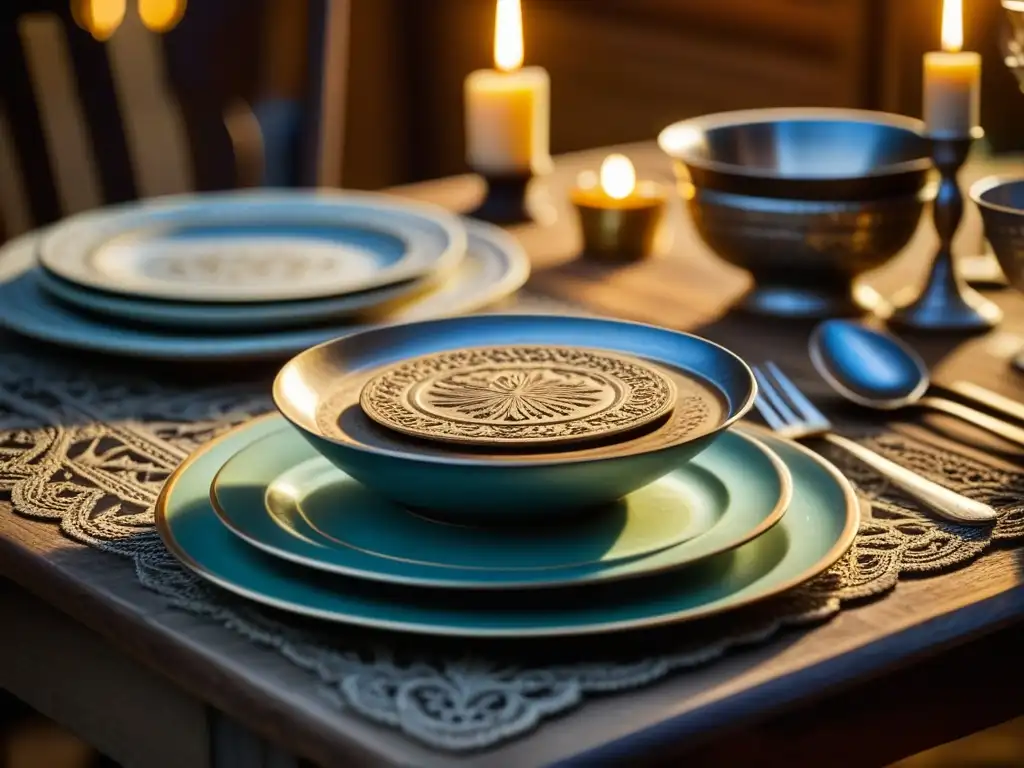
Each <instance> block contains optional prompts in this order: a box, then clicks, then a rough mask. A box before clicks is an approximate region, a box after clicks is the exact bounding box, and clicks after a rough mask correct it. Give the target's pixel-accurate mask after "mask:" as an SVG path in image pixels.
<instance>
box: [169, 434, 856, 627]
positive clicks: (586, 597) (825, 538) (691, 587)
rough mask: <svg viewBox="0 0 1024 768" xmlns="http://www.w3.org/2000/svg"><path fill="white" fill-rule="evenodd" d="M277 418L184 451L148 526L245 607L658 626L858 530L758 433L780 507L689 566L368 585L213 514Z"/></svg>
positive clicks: (463, 622)
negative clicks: (288, 558) (231, 467)
mask: <svg viewBox="0 0 1024 768" xmlns="http://www.w3.org/2000/svg"><path fill="white" fill-rule="evenodd" d="M279 425H280V422H279V421H278V420H277V419H276V418H268V419H265V420H262V421H257V422H254V423H251V424H249V425H247V426H245V427H243V428H241V429H239V430H236V431H234V432H231V433H228V434H227V435H225V436H224V437H222V438H221V439H219V440H216V441H214V442H213V443H211V444H209V445H207V446H205V447H204V448H203V449H201V450H200V451H199V452H197V453H196V454H194V455H193V456H192V457H191V458H190V459H189V460H187V461H186V462H185V463H184V464H183V465H182V466H181V467H180V468H179V469H178V470H177V471H176V472H175V473H174V474H173V475H172V476H171V478H170V479H169V480H168V481H167V484H166V485H165V487H164V490H163V491H162V492H161V494H160V498H159V500H158V501H157V505H156V524H157V528H158V530H159V531H160V535H161V537H162V538H163V541H164V543H165V544H166V545H167V547H168V549H169V550H170V551H171V552H172V553H174V555H175V556H176V557H177V558H178V559H179V560H181V562H182V563H183V564H184V565H185V566H186V567H187V568H190V569H191V570H193V571H194V572H195V573H196V574H198V575H199V576H201V577H202V578H204V579H206V580H208V581H210V582H212V583H214V584H217V585H219V586H221V587H222V588H224V589H226V590H229V591H231V592H234V593H236V594H239V595H242V596H244V597H247V598H249V599H251V600H253V601H255V602H259V603H262V604H265V605H269V606H273V607H275V608H278V609H281V610H285V611H291V612H294V613H297V614H302V615H305V616H312V617H316V618H320V619H324V620H328V621H336V622H343V623H348V624H356V625H362V626H367V627H377V628H381V629H390V630H400V631H405V632H415V633H421V634H431V635H453V636H461V637H470V636H472V637H541V636H565V635H583V634H595V633H604V632H614V631H623V630H629V629H640V628H644V627H654V626H661V625H667V624H671V623H673V622H680V621H685V620H691V619H696V618H700V617H705V616H709V615H712V614H716V613H720V612H722V611H727V610H730V609H733V608H738V607H740V606H743V605H748V604H750V603H753V602H756V601H759V600H763V599H765V598H767V597H770V596H772V595H776V594H779V593H780V592H783V591H785V590H787V589H790V588H792V587H795V586H797V585H799V584H801V583H803V582H804V581H806V580H807V579H810V578H812V577H814V576H816V575H818V574H819V573H821V572H822V571H824V570H825V569H827V568H829V567H830V566H831V565H833V564H834V563H835V562H836V561H837V560H838V559H839V558H840V557H842V555H843V554H844V553H845V552H846V551H847V550H848V549H849V547H850V545H851V544H852V543H853V539H854V536H855V535H856V532H857V519H858V511H859V510H858V505H857V500H856V497H855V496H854V494H853V489H852V488H851V487H850V484H849V483H848V482H847V481H846V480H845V479H844V478H843V477H842V475H840V474H839V472H838V471H837V470H836V469H835V468H834V467H832V465H830V464H829V463H828V462H826V461H824V460H823V459H821V458H819V457H818V456H816V455H815V454H813V453H811V452H810V451H808V450H807V449H805V448H802V447H800V446H798V445H796V444H794V443H790V442H787V441H783V440H779V439H777V438H774V437H769V436H763V437H761V439H763V440H764V441H765V443H767V444H768V445H769V446H770V447H771V448H772V449H773V450H774V451H776V452H777V454H778V455H779V457H780V458H782V460H783V461H784V462H785V463H786V465H787V466H788V467H789V469H790V472H791V473H792V476H793V500H792V502H791V503H790V506H789V510H788V511H787V512H786V515H785V516H784V517H783V518H782V521H781V522H780V523H779V524H778V525H776V526H774V527H773V528H771V530H769V531H767V532H766V533H764V534H763V535H762V536H759V537H758V538H756V539H754V540H753V541H751V542H749V543H748V544H745V545H743V546H742V547H739V548H738V549H735V550H733V551H731V552H728V553H725V554H722V555H718V556H716V557H713V558H710V559H708V560H705V561H703V562H701V563H699V564H697V565H695V566H692V567H691V568H687V569H684V570H682V571H673V572H671V573H668V574H665V575H663V576H656V577H652V578H649V579H644V580H642V581H633V580H629V581H624V582H616V583H614V584H608V585H597V586H590V587H583V588H580V589H567V590H545V591H541V592H538V591H532V590H531V591H529V592H511V591H510V592H507V593H501V595H500V599H499V595H497V594H495V593H493V592H481V593H475V592H449V591H447V590H423V589H410V588H406V587H395V586H390V585H383V584H374V583H371V582H365V581H359V580H356V579H350V578H346V577H344V576H336V575H333V574H326V573H322V572H318V571H313V570H310V569H308V568H303V567H301V566H297V565H293V564H291V563H287V562H285V561H283V560H281V559H279V558H275V557H271V556H269V555H266V554H264V553H262V552H260V551H259V550H257V549H256V548H255V547H251V546H249V545H247V544H246V543H245V542H243V541H242V540H241V539H239V538H238V537H236V536H234V535H232V533H231V532H230V531H228V529H227V528H226V527H225V526H224V525H223V524H222V523H221V522H220V520H219V519H218V517H217V515H216V513H215V512H214V510H213V506H212V505H211V503H210V484H211V483H212V482H213V478H214V476H215V475H216V474H217V472H218V470H219V469H220V468H221V467H222V466H223V464H224V463H225V462H226V461H227V460H228V459H229V458H230V457H231V456H233V455H234V454H235V453H237V452H238V451H239V450H240V449H242V448H244V447H245V446H246V445H248V444H249V443H251V442H252V441H253V440H257V439H259V438H261V437H264V436H266V435H268V434H271V433H273V432H275V431H276V430H277V429H278V428H279ZM759 437H760V435H759Z"/></svg>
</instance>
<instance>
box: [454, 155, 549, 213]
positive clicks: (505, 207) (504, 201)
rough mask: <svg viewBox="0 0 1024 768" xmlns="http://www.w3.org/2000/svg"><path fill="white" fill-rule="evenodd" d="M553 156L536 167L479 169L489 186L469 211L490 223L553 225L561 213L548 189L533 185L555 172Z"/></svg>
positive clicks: (535, 161)
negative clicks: (548, 194) (495, 170)
mask: <svg viewBox="0 0 1024 768" xmlns="http://www.w3.org/2000/svg"><path fill="white" fill-rule="evenodd" d="M551 168H552V161H551V159H550V158H549V157H547V158H543V159H536V160H534V163H533V167H532V168H527V169H523V170H521V171H510V172H506V173H494V172H490V171H478V173H479V174H480V176H481V177H482V178H483V180H484V184H485V185H486V189H485V191H484V197H483V200H481V201H480V204H479V205H477V207H476V208H475V209H473V210H472V211H468V212H467V213H466V215H467V216H471V217H472V218H474V219H478V220H480V221H486V222H488V223H490V224H498V225H499V226H507V225H513V224H526V223H535V224H550V223H551V222H552V221H553V220H554V219H555V218H557V214H556V212H555V210H554V208H553V207H552V206H551V203H550V201H549V200H548V199H547V198H546V195H545V194H544V193H545V190H544V189H540V188H538V187H537V186H536V185H534V188H533V189H532V190H531V188H530V187H531V184H532V183H533V181H534V180H535V179H540V178H542V177H544V176H546V175H548V173H550V172H551Z"/></svg>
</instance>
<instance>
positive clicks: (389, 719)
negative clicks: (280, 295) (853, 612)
mask: <svg viewBox="0 0 1024 768" xmlns="http://www.w3.org/2000/svg"><path fill="white" fill-rule="evenodd" d="M266 391H267V387H266V385H265V382H261V383H259V384H250V385H238V386H231V387H224V388H208V389H205V390H200V391H197V390H196V389H194V388H181V389H177V388H174V387H170V386H163V385H157V384H155V383H153V382H147V381H135V382H126V381H125V380H123V379H121V378H118V379H117V380H113V379H109V378H105V376H104V374H102V373H98V372H93V371H89V372H85V371H83V370H81V369H75V370H71V369H70V368H69V367H65V366H62V365H60V364H57V363H46V362H40V361H37V360H30V359H28V358H25V357H20V356H17V355H10V354H9V355H0V494H3V495H5V496H6V495H8V494H9V496H10V499H11V501H12V503H13V506H14V508H15V510H16V511H17V513H19V514H22V515H25V516H29V517H33V518H38V519H41V520H47V521H51V522H53V523H57V524H59V525H60V527H61V530H62V531H63V532H64V533H65V534H66V535H67V536H68V537H70V538H72V539H74V540H75V541H78V542H81V543H82V544H85V545H88V546H90V547H95V548H98V549H102V550H105V551H107V552H110V553H112V554H114V555H118V556H121V557H127V558H131V559H132V560H133V561H134V564H135V567H136V571H137V574H138V578H139V579H140V581H141V582H142V583H143V584H144V585H145V586H146V587H147V588H149V589H151V590H154V591H156V592H158V593H160V594H161V595H163V596H164V597H165V598H166V599H167V600H168V601H169V602H170V603H171V604H173V605H175V606H176V607H178V608H181V609H183V610H186V611H189V612H191V613H193V614H195V615H197V616H202V617H206V619H207V620H209V621H214V622H219V623H220V624H222V625H224V626H226V627H229V628H231V629H233V630H235V631H237V632H240V633H242V634H243V635H245V636H246V637H247V638H249V639H250V640H251V641H253V642H255V643H259V644H262V645H264V646H267V647H270V648H273V649H275V650H277V651H278V652H279V653H281V654H282V655H283V656H285V657H286V658H287V659H289V660H290V661H291V662H292V663H294V664H296V665H298V666H300V667H302V668H304V669H305V670H307V671H308V672H309V674H310V685H311V686H316V687H317V689H318V691H319V692H321V693H322V694H323V695H324V696H326V697H328V698H329V699H330V700H331V701H332V702H334V703H336V704H337V705H338V706H339V707H346V708H348V709H349V710H350V711H353V712H356V713H359V714H360V715H362V716H364V717H366V718H369V719H371V720H374V721H376V722H378V723H382V724H385V725H388V726H391V727H393V728H396V729H399V730H401V731H402V732H404V733H406V734H407V735H409V736H411V737H413V738H415V739H418V740H420V741H422V742H424V743H426V744H428V745H430V746H433V747H435V748H439V749H445V750H451V751H465V750H471V749H478V748H482V747H487V746H490V745H493V744H496V743H499V742H501V741H503V740H507V739H510V738H513V737H515V736H517V735H521V734H524V733H526V732H528V731H529V730H531V729H533V728H535V727H537V726H538V725H539V724H541V722H542V721H543V720H544V719H545V718H548V717H550V716H553V715H555V714H558V713H562V712H565V711H566V710H568V709H570V708H573V707H575V706H578V705H580V704H581V703H582V702H583V700H584V699H585V698H586V697H588V696H592V695H598V694H609V693H613V692H615V691H621V690H626V689H631V688H636V687H639V686H642V685H645V684H648V683H651V682H653V681H655V680H658V679H659V678H662V677H664V676H665V675H668V674H670V673H672V672H675V671H678V670H682V669H685V668H687V667H692V666H695V665H698V664H704V663H707V662H710V661H712V660H713V659H715V658H717V657H718V656H720V655H722V654H723V653H725V652H726V651H727V650H729V649H730V648H733V647H735V646H739V645H742V644H745V643H756V642H763V641H765V640H767V639H768V638H770V637H771V636H772V635H773V634H774V633H776V632H777V631H779V630H780V629H781V628H782V627H785V626H791V625H801V624H807V623H810V622H818V621H822V620H824V619H827V618H828V617H830V616H831V615H833V614H835V613H836V612H837V611H838V610H839V609H840V607H841V605H842V603H843V602H844V601H847V600H853V599H864V598H869V597H874V596H879V595H882V594H883V593H885V592H887V591H888V590H891V589H892V588H893V587H894V586H895V585H896V582H897V580H898V579H899V578H900V576H901V575H906V574H926V573H928V572H930V571H942V570H947V569H949V568H953V567H956V566H960V565H963V564H965V563H967V562H969V561H971V560H972V559H974V558H975V557H977V556H978V555H979V554H980V553H981V552H983V551H984V550H985V549H986V548H987V547H989V546H991V545H992V543H993V542H994V541H996V540H1000V539H1003V540H1010V539H1019V538H1022V537H1024V505H1022V504H1021V502H1020V499H1022V498H1024V474H1015V473H1011V472H1008V471H1005V470H1002V469H997V468H994V467H991V466H987V465H984V464H982V463H979V462H978V461H976V460H974V459H971V458H968V457H966V456H960V455H956V454H952V453H950V452H948V451H939V450H938V449H936V448H933V447H931V446H930V445H928V444H925V443H923V442H919V441H916V440H914V439H912V438H908V437H904V436H902V435H896V434H894V433H886V434H884V435H881V436H877V437H874V438H871V439H870V442H872V443H873V444H874V446H875V447H876V448H878V449H879V450H881V451H882V452H884V453H886V454H888V455H890V456H891V457H893V458H896V459H898V460H899V461H900V462H901V463H903V464H905V465H907V466H910V467H912V468H913V469H915V470H917V471H919V472H921V473H922V474H926V475H929V476H932V477H934V478H936V479H941V480H942V481H943V482H945V483H946V484H948V485H950V486H952V487H956V488H958V489H959V490H962V491H964V492H965V493H968V494H969V495H971V496H974V497H976V498H980V499H983V500H985V501H987V502H990V503H993V504H994V505H996V506H997V507H999V508H1000V509H1001V510H1002V516H1001V518H1000V521H999V523H998V525H997V526H996V527H994V528H969V527H961V526H956V525H952V524H948V523H945V522H942V521H939V520H937V519H935V518H933V517H931V516H928V515H925V514H924V513H922V512H921V511H919V510H918V509H916V508H915V507H914V505H913V504H912V503H911V502H909V501H908V500H907V499H906V498H905V497H903V496H901V495H899V493H898V492H897V491H895V490H894V489H892V488H890V487H888V486H887V485H886V484H885V483H884V482H883V481H881V480H880V479H879V478H878V477H876V476H874V475H872V474H870V473H869V472H867V471H865V470H863V469H861V468H859V467H858V466H852V465H851V464H850V463H849V462H848V461H846V460H845V459H844V457H842V456H840V455H838V454H837V455H835V456H834V457H833V458H834V459H835V460H836V462H837V463H838V464H840V465H841V466H842V468H843V470H844V471H845V472H847V474H848V475H849V476H850V477H851V478H852V479H853V481H854V483H855V484H856V485H857V487H858V490H859V491H860V492H861V494H862V496H863V497H864V498H865V499H866V500H868V501H870V505H867V504H866V505H865V511H864V513H863V515H864V516H863V519H862V523H861V530H860V533H859V535H858V537H857V540H856V543H855V545H854V547H853V549H852V550H851V552H850V553H849V554H848V556H846V557H845V558H844V559H843V560H842V561H841V562H840V563H839V564H838V565H836V566H835V567H834V568H833V569H832V570H831V571H829V572H828V573H826V574H824V575H823V576H821V577H819V578H817V579H816V580H814V581H813V582H811V583H809V584H806V585H804V586H803V587H800V588H798V589H796V590H794V591H793V592H791V593H789V594H787V595H784V596H781V597H779V598H776V599H774V600H771V601H768V602H765V603H763V604H760V605H757V606H754V607H752V608H749V609H745V610H742V611H738V612H734V613H731V614H727V615H723V616H718V617H715V618H712V619H708V620H705V621H703V622H699V623H696V624H690V625H687V628H686V631H685V633H679V634H678V635H676V636H675V637H673V636H672V635H671V631H670V630H664V631H663V632H665V633H666V634H665V637H664V641H663V642H662V641H658V642H656V643H648V642H647V641H645V642H644V643H643V648H638V649H637V650H636V651H635V652H631V651H629V650H628V649H623V648H622V647H619V648H617V650H616V651H615V652H614V653H612V652H609V651H607V649H606V650H605V651H595V652H594V653H592V654H584V660H580V658H579V657H580V654H579V653H576V655H575V657H574V658H573V659H572V660H559V659H553V658H550V657H548V658H544V659H536V658H533V659H531V660H529V661H526V660H524V658H522V657H519V658H517V657H515V656H510V657H509V658H506V659H501V660H499V659H497V658H494V659H480V658H475V659H467V658H465V657H463V656H461V655H457V654H453V653H449V652H444V651H442V652H439V653H438V652H434V653H431V654H430V655H427V653H426V652H425V651H423V650H422V648H421V649H419V650H407V649H403V647H402V646H403V642H404V641H403V639H402V638H401V637H399V636H393V637H389V638H387V639H386V640H382V639H381V637H380V636H377V637H376V639H375V640H366V641H365V642H364V641H363V640H360V637H361V635H360V634H359V633H355V634H354V635H352V636H351V637H348V642H349V643H351V645H350V646H349V647H344V646H341V645H339V641H338V639H337V636H336V635H334V636H329V635H328V634H327V633H326V632H325V631H324V630H322V629H320V628H318V627H317V626H315V625H312V624H310V623H309V622H302V621H295V620H288V619H287V617H281V616H280V615H279V614H275V613H273V612H271V611H267V610H263V609H261V608H257V607H255V606H253V605H250V604H248V603H245V602H244V601H241V600H239V599H236V598H233V597H232V596H230V595H227V594H225V593H224V592H222V591H220V590H218V589H216V588H215V587H212V586H210V585H208V584H206V583H205V582H203V581H201V580H200V579H198V578H197V577H195V576H193V575H192V574H191V573H190V572H188V571H187V570H185V569H184V568H183V567H181V566H180V565H179V564H178V562H177V561H176V560H175V559H174V558H173V557H172V556H171V555H170V554H169V553H168V552H167V551H166V550H165V549H164V547H163V545H162V543H161V542H160V540H159V538H158V536H157V535H156V533H155V531H154V530H153V526H152V507H153V504H154V502H155V500H156V497H157V494H158V493H159V491H160V488H161V486H162V484H163V482H164V481H165V479H166V478H167V477H168V475H169V474H170V473H171V472H172V471H173V470H174V468H175V467H176V466H177V465H178V464H179V463H180V462H181V461H182V460H183V459H184V458H185V457H186V456H187V455H188V454H189V453H190V452H191V451H193V450H194V449H195V448H196V447H197V446H199V445H201V444H202V443H204V442H206V441H208V440H210V439H212V438H215V437H217V436H218V435H220V434H222V433H223V432H225V431H226V430H228V429H230V428H231V427H233V426H235V425H237V424H239V423H241V422H243V421H245V420H246V419H248V418H250V417H251V416H253V415H254V414H257V413H261V412H264V411H266V410H268V409H269V408H270V403H269V400H268V397H267V396H266V394H265V393H266ZM869 506H870V511H868V507H869ZM631 654H632V655H631Z"/></svg>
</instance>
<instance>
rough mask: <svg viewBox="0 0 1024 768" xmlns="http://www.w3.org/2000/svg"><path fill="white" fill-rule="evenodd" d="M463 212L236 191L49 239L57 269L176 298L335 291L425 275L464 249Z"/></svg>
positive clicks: (102, 220)
mask: <svg viewBox="0 0 1024 768" xmlns="http://www.w3.org/2000/svg"><path fill="white" fill-rule="evenodd" d="M466 245H467V243H466V234H465V230H464V228H463V227H462V224H461V223H460V222H459V220H458V218H456V217H455V216H453V215H452V214H450V213H447V212H446V211H443V210H441V209H439V208H435V207H434V206H428V205H424V204H422V203H407V202H403V201H398V200H396V199H395V198H389V197H387V196H384V195H373V194H352V193H331V194H327V193H316V192H313V193H311V192H299V191H296V192H280V191H277V192H255V191H253V192H227V193H213V194H203V195H182V196H174V197H165V198H157V199H154V200H148V201H145V202H141V203H129V204H126V205H122V206H116V207H113V208H103V209H100V210H98V211H93V212H89V213H84V214H79V215H77V216H72V217H70V218H68V219H65V220H64V221H62V222H60V223H59V224H56V225H54V226H53V227H52V228H51V229H50V231H49V232H48V233H47V235H46V236H45V237H44V238H43V239H42V241H41V242H40V245H39V260H40V263H41V264H42V266H43V268H44V269H46V270H48V271H49V272H51V273H52V274H53V275H56V276H57V277H59V278H61V279H63V280H65V281H67V282H70V283H74V284H76V285H79V286H83V287H87V288H91V289H93V290H97V291H104V292H107V293H114V294H119V295H122V296H134V297H144V298H148V299H161V300H168V301H178V302H206V303H210V302H273V301H294V300H305V299H315V298H321V299H322V298H326V297H337V296H339V295H342V294H347V293H353V292H356V291H365V290H367V289H370V288H378V287H381V286H385V285H393V284H395V283H400V282H403V281H409V280H415V279H418V278H422V277H425V276H426V275H429V274H430V273H432V272H434V271H437V270H444V269H447V268H449V267H452V266H454V265H455V264H457V263H458V262H459V260H460V259H461V258H462V257H463V254H464V253H465V251H466Z"/></svg>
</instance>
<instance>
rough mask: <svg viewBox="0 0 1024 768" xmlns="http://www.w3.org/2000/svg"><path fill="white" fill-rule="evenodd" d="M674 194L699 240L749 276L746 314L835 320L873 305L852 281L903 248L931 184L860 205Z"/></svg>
mask: <svg viewBox="0 0 1024 768" xmlns="http://www.w3.org/2000/svg"><path fill="white" fill-rule="evenodd" d="M681 192H682V195H683V198H684V202H685V204H686V207H687V208H688V210H689V212H690V215H691V217H692V219H693V222H694V226H695V228H696V230H697V232H698V233H699V234H700V236H701V238H702V239H703V240H704V242H705V243H707V245H708V246H709V247H710V248H711V249H712V250H713V251H714V252H715V253H716V254H717V255H718V256H719V257H720V258H721V259H723V260H724V261H727V262H729V263H730V264H733V265H734V266H737V267H740V268H741V269H745V270H747V271H748V272H750V274H751V275H752V276H753V278H754V287H753V288H752V289H751V290H750V292H748V293H747V295H746V296H745V297H744V299H743V304H742V306H743V307H744V308H745V309H747V310H749V311H752V312H758V313H763V314H769V315H778V316H788V317H835V316H841V315H854V314H860V313H862V312H865V311H868V312H870V311H872V310H874V309H876V308H877V307H878V304H879V303H880V301H879V297H878V296H877V295H876V294H875V293H874V292H873V291H871V290H870V289H868V288H866V287H864V286H859V285H858V284H857V282H856V280H857V278H858V277H859V276H860V275H862V274H863V273H864V272H867V271H868V270H871V269H874V268H876V267H879V266H881V265H882V264H884V263H886V262H887V261H888V260H889V259H891V258H892V257H893V256H895V255H896V254H897V253H899V252H900V251H901V250H903V248H904V247H906V245H907V244H908V243H909V242H910V240H911V238H912V237H913V236H914V233H915V232H916V231H917V227H918V223H919V221H920V218H921V213H922V210H923V208H924V206H925V203H926V202H928V201H930V200H931V199H933V198H934V197H935V186H934V185H928V186H926V187H924V188H923V189H921V190H919V191H918V192H916V193H914V194H905V195H899V196H895V197H885V198H878V199H872V200H863V201H827V200H826V201H808V200H788V199H775V198H768V197H750V196H745V195H735V194H730V193H727V192H719V191H716V190H710V189H701V188H698V187H695V186H693V185H688V186H687V187H686V188H684V189H682V190H681Z"/></svg>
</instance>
